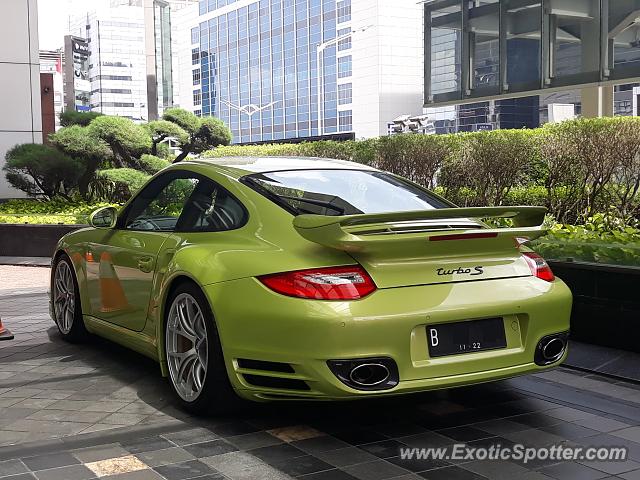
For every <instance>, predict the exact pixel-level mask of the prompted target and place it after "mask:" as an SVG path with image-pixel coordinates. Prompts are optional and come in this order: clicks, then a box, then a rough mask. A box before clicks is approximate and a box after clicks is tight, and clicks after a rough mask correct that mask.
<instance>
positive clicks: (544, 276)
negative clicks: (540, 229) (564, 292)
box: [522, 252, 556, 282]
mask: <svg viewBox="0 0 640 480" xmlns="http://www.w3.org/2000/svg"><path fill="white" fill-rule="evenodd" d="M522 256H523V257H524V259H525V260H526V261H527V263H528V264H529V268H530V269H531V274H532V275H533V276H535V277H538V278H540V279H541V280H544V281H546V282H553V281H554V280H555V278H556V277H555V275H554V274H553V272H552V271H551V267H550V266H549V264H548V263H547V261H546V260H545V259H544V258H542V257H541V256H540V255H538V254H537V253H533V252H523V253H522Z"/></svg>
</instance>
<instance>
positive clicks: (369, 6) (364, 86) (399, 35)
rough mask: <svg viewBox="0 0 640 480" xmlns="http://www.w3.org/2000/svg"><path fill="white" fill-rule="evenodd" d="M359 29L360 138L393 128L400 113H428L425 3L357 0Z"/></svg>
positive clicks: (356, 113) (356, 105)
mask: <svg viewBox="0 0 640 480" xmlns="http://www.w3.org/2000/svg"><path fill="white" fill-rule="evenodd" d="M351 3H352V5H351V23H352V26H353V28H354V29H355V28H358V27H361V26H365V27H367V26H370V27H369V28H367V29H366V30H365V31H362V32H360V33H354V34H353V39H352V47H351V49H352V52H353V53H352V55H353V77H352V78H353V80H352V82H353V105H352V110H353V130H354V132H355V135H356V138H369V137H378V136H381V135H386V134H387V123H388V122H389V121H391V120H393V119H394V118H396V117H398V116H400V115H404V114H409V115H418V114H421V113H422V105H423V94H424V89H423V85H424V69H423V57H424V55H423V54H422V51H423V45H422V37H423V32H422V25H423V21H422V11H423V6H422V3H419V2H416V1H415V0H394V1H389V0H351Z"/></svg>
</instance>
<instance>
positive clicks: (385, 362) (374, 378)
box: [327, 357, 400, 391]
mask: <svg viewBox="0 0 640 480" xmlns="http://www.w3.org/2000/svg"><path fill="white" fill-rule="evenodd" d="M327 366H328V367H329V369H330V370H331V372H332V373H333V374H334V375H335V376H336V377H338V379H339V380H340V381H341V382H342V383H344V384H345V385H347V386H349V387H351V388H353V389H355V390H365V391H374V390H389V389H391V388H393V387H395V386H396V385H398V383H399V382H400V375H399V374H398V365H397V364H396V362H395V361H394V360H393V359H392V358H389V357H369V358H352V359H344V360H327Z"/></svg>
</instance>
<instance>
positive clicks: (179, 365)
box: [165, 293, 208, 401]
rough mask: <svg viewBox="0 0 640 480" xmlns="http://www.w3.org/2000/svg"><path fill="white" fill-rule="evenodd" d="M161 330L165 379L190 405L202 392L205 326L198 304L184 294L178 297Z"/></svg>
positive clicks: (205, 361) (205, 365) (203, 384)
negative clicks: (163, 342) (163, 338)
mask: <svg viewBox="0 0 640 480" xmlns="http://www.w3.org/2000/svg"><path fill="white" fill-rule="evenodd" d="M165 328H166V335H165V342H166V343H165V348H166V352H167V361H168V365H169V376H170V378H171V381H172V383H173V386H174V388H175V389H176V392H177V393H178V394H179V395H180V397H182V399H183V400H186V401H193V400H195V399H196V398H197V397H198V396H199V395H200V392H201V391H202V389H203V388H204V386H205V380H206V373H207V352H208V345H207V326H206V321H205V318H204V315H203V314H202V310H201V309H200V306H199V304H198V302H197V301H196V300H195V299H194V298H193V297H192V296H191V295H189V294H187V293H183V294H181V295H178V296H177V297H176V298H175V299H174V300H173V302H172V304H171V307H170V309H169V315H168V320H167V325H166V327H165Z"/></svg>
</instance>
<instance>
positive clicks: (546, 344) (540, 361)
mask: <svg viewBox="0 0 640 480" xmlns="http://www.w3.org/2000/svg"><path fill="white" fill-rule="evenodd" d="M568 337H569V334H568V333H566V332H565V333H558V334H554V335H548V336H546V337H543V338H542V339H541V340H540V341H539V342H538V346H537V348H536V354H535V358H534V361H535V363H536V364H537V365H541V366H542V365H550V364H552V363H556V362H557V361H558V360H560V359H561V358H562V356H563V355H564V353H565V351H566V350H567V340H568Z"/></svg>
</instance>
